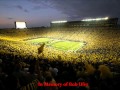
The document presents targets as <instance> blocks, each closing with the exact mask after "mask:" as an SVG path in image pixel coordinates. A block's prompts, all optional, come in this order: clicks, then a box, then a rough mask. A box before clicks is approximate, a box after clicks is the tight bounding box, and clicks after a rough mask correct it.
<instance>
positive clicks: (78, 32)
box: [0, 27, 120, 90]
mask: <svg viewBox="0 0 120 90" xmlns="http://www.w3.org/2000/svg"><path fill="white" fill-rule="evenodd" d="M119 34H120V30H116V29H113V28H108V29H107V28H102V27H101V28H64V29H63V28H59V29H57V28H56V29H52V28H51V29H46V30H28V31H26V30H23V31H21V30H16V31H15V30H13V31H12V30H10V31H4V32H2V31H1V32H0V36H1V37H7V38H8V37H9V38H8V40H7V39H6V40H5V38H1V39H0V90H104V89H106V90H116V89H117V88H120V86H119V83H120V36H119ZM23 35H24V37H23ZM14 37H15V38H16V37H17V40H16V41H15V40H13V41H12V39H15V38H14ZM38 37H49V38H55V39H56V38H57V39H64V40H74V41H85V42H86V43H87V45H86V46H85V47H83V48H81V49H79V50H78V51H77V52H64V51H60V50H56V49H54V48H51V47H46V46H45V47H44V49H43V52H42V54H40V53H38V48H39V47H40V46H39V45H31V44H29V43H26V42H24V40H27V39H31V38H38ZM10 38H12V39H11V40H10ZM18 38H20V39H19V41H18ZM38 82H40V83H43V84H44V83H45V82H48V83H51V84H54V83H56V84H57V83H62V84H64V83H66V82H68V83H69V82H73V83H74V82H76V83H77V82H86V83H88V86H85V87H82V86H69V85H68V86H66V87H64V86H62V87H59V86H54V87H46V86H39V85H38Z"/></svg>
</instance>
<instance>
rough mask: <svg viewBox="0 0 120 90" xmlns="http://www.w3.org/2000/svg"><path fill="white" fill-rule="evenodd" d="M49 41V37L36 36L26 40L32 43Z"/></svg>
mask: <svg viewBox="0 0 120 90" xmlns="http://www.w3.org/2000/svg"><path fill="white" fill-rule="evenodd" d="M49 41H52V39H50V38H37V39H31V40H27V42H29V43H32V44H40V43H48V42H49Z"/></svg>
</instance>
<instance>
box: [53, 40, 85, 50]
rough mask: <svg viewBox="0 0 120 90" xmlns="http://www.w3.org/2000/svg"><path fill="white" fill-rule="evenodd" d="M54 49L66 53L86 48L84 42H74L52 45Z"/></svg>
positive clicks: (61, 42) (60, 42) (59, 42)
mask: <svg viewBox="0 0 120 90" xmlns="http://www.w3.org/2000/svg"><path fill="white" fill-rule="evenodd" d="M51 46H52V47H54V48H56V49H60V50H65V51H77V50H78V49H79V48H81V47H83V46H84V43H83V42H74V41H58V42H55V43H52V45H51Z"/></svg>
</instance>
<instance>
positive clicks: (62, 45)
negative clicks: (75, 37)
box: [26, 38, 85, 51]
mask: <svg viewBox="0 0 120 90" xmlns="http://www.w3.org/2000/svg"><path fill="white" fill-rule="evenodd" d="M26 42H28V43H31V44H33V45H39V44H42V43H45V45H46V46H50V47H53V48H55V49H58V50H64V51H77V50H78V49H80V48H82V47H83V46H85V42H81V41H69V40H58V39H51V38H37V39H31V40H27V41H26Z"/></svg>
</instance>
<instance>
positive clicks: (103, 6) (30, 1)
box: [0, 0, 120, 28]
mask: <svg viewBox="0 0 120 90" xmlns="http://www.w3.org/2000/svg"><path fill="white" fill-rule="evenodd" d="M106 16H108V17H118V18H120V0H0V28H14V27H15V26H14V22H15V21H25V22H27V27H41V26H49V23H50V22H51V21H53V20H68V21H70V20H72V21H73V20H81V19H84V18H97V17H106Z"/></svg>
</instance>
